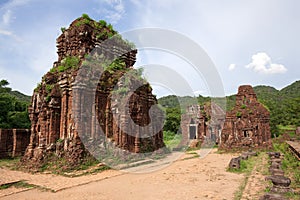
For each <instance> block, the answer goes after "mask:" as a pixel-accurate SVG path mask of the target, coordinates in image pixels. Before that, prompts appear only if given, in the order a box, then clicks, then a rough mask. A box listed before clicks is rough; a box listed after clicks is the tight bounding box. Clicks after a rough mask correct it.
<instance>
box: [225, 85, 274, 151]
mask: <svg viewBox="0 0 300 200" xmlns="http://www.w3.org/2000/svg"><path fill="white" fill-rule="evenodd" d="M270 146H271V132H270V113H269V111H268V110H267V109H266V108H265V107H264V106H263V105H262V104H261V103H259V102H258V100H257V97H256V94H255V92H254V90H253V88H252V87H251V86H250V85H242V86H240V87H239V89H238V93H237V95H236V103H235V106H234V108H233V109H232V110H231V111H228V112H227V113H226V119H225V123H224V127H223V130H222V133H221V141H220V148H221V149H232V148H252V147H263V148H266V147H270Z"/></svg>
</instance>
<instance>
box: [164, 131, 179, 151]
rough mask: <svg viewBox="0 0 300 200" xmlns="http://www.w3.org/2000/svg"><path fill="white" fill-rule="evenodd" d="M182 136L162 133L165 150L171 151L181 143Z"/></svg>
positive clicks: (168, 132) (167, 132) (166, 132)
mask: <svg viewBox="0 0 300 200" xmlns="http://www.w3.org/2000/svg"><path fill="white" fill-rule="evenodd" d="M181 139H182V135H181V134H176V133H173V132H171V131H164V143H165V145H166V147H167V148H169V149H173V148H175V147H177V146H178V145H179V143H180V142H181Z"/></svg>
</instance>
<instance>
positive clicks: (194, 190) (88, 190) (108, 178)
mask: <svg viewBox="0 0 300 200" xmlns="http://www.w3.org/2000/svg"><path fill="white" fill-rule="evenodd" d="M185 157H191V155H185ZM185 157H183V158H181V159H180V160H178V161H176V162H174V163H172V164H171V165H169V166H168V167H165V168H163V169H161V170H158V171H155V172H152V173H140V174H135V173H125V172H120V171H114V170H108V171H104V172H102V173H99V174H96V175H88V176H82V177H76V178H67V177H61V176H54V175H49V174H46V175H45V174H44V175H43V174H42V175H30V174H25V173H23V174H22V172H8V171H0V174H1V177H2V176H3V173H4V174H5V175H6V176H22V177H21V178H22V179H23V180H26V182H28V183H32V184H35V185H42V186H43V187H46V188H48V189H51V190H56V191H57V192H50V191H42V190H40V189H31V190H26V191H22V192H19V193H15V194H10V195H8V196H3V195H2V198H1V197H0V198H1V199H39V200H41V199H105V200H106V199H180V200H183V199H218V200H220V199H221V200H222V199H223V200H225V199H228V200H230V199H233V195H234V192H235V191H236V190H237V189H238V187H239V185H240V183H241V181H242V180H243V175H239V174H234V173H229V172H226V167H227V165H228V163H229V161H230V159H231V158H232V157H233V155H230V154H218V153H216V152H215V150H214V151H213V152H211V153H210V154H208V155H207V156H206V157H204V158H192V159H184V158H185ZM2 170H3V169H2ZM3 191H5V190H3ZM0 192H1V191H0Z"/></svg>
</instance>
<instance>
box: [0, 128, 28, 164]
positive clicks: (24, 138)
mask: <svg viewBox="0 0 300 200" xmlns="http://www.w3.org/2000/svg"><path fill="white" fill-rule="evenodd" d="M29 138H30V130H28V129H0V159H1V158H10V157H18V156H22V155H24V152H25V150H26V147H27V146H28V144H29Z"/></svg>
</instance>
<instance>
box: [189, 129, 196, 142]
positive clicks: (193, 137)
mask: <svg viewBox="0 0 300 200" xmlns="http://www.w3.org/2000/svg"><path fill="white" fill-rule="evenodd" d="M189 132H190V139H191V140H193V139H196V126H190V130H189Z"/></svg>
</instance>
